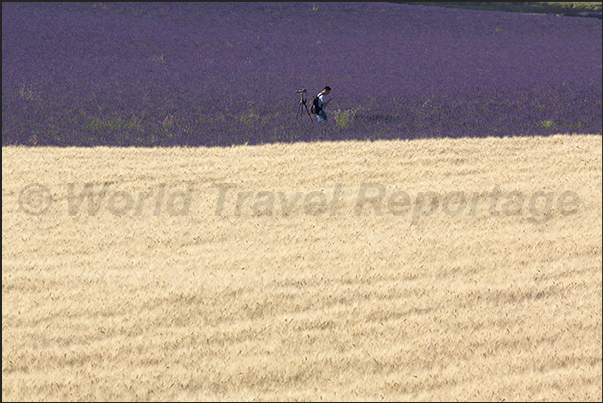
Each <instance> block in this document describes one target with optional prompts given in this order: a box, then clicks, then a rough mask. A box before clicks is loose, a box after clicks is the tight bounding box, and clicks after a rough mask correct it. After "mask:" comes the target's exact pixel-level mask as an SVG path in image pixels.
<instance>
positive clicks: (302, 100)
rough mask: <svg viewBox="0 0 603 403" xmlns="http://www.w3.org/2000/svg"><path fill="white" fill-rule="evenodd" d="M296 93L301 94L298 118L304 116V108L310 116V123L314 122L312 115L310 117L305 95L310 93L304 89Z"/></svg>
mask: <svg viewBox="0 0 603 403" xmlns="http://www.w3.org/2000/svg"><path fill="white" fill-rule="evenodd" d="M295 92H296V93H298V94H299V104H298V106H297V114H296V116H297V117H298V118H299V117H301V116H302V115H303V114H304V108H305V109H306V113H307V114H308V117H309V118H310V121H311V122H313V120H312V115H310V111H309V110H308V105H307V100H306V97H305V94H306V93H307V92H308V91H306V89H305V88H302V89H301V90H295Z"/></svg>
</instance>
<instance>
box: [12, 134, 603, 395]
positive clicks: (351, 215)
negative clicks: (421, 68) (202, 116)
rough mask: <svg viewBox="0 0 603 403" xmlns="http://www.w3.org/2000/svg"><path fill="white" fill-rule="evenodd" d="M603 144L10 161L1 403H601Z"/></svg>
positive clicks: (117, 154) (318, 147) (418, 143)
mask: <svg viewBox="0 0 603 403" xmlns="http://www.w3.org/2000/svg"><path fill="white" fill-rule="evenodd" d="M601 143H602V142H601V136H599V135H593V136H582V135H580V136H579V135H557V136H551V137H538V138H533V137H531V138H527V137H521V138H485V139H469V138H466V139H425V140H414V141H377V142H368V141H367V142H343V143H303V144H302V143H298V144H273V145H263V146H238V147H232V148H171V149H170V148H164V149H160V148H156V149H152V148H149V149H140V148H102V147H101V148H87V149H83V148H43V147H39V148H27V147H3V148H2V400H3V401H13V400H32V401H39V400H54V401H62V400H68V401H73V400H110V401H113V400H125V401H132V400H136V401H139V400H162V401H163V400H287V401H290V400H358V401H361V400H375V401H380V400H413V401H418V400H480V401H481V400H485V401H493V400H496V401H499V400H555V401H559V400H571V401H575V400H588V401H601V398H602V393H601V381H602V375H601V374H602V351H601V341H602V340H601V326H602V323H601V301H602V295H601V290H602V282H601V276H602V265H601V257H602V249H601V242H602V236H601V232H602V231H601V228H602V227H601V219H602V213H601V212H602V204H601V199H602V188H601V167H602V158H601V146H602V144H601Z"/></svg>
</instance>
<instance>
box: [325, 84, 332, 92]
mask: <svg viewBox="0 0 603 403" xmlns="http://www.w3.org/2000/svg"><path fill="white" fill-rule="evenodd" d="M324 90H327V91H331V87H329V86H328V85H327V86H326V87H325V88H324ZM324 90H323V91H324Z"/></svg>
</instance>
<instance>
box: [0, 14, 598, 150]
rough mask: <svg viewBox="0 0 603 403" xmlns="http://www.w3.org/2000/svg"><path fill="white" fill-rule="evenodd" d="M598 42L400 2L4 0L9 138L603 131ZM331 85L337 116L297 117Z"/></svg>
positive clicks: (589, 31) (547, 21) (287, 138)
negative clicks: (303, 102)
mask: <svg viewBox="0 0 603 403" xmlns="http://www.w3.org/2000/svg"><path fill="white" fill-rule="evenodd" d="M601 42H602V32H601V21H600V20H598V19H591V18H571V17H558V16H552V15H528V14H513V13H504V12H493V11H473V10H455V9H445V8H435V7H422V6H412V5H400V4H390V3H366V4H364V3H316V4H312V3H266V4H260V3H167V4H162V3H85V4H82V3H47V4H37V3H2V145H11V144H37V145H56V146H95V145H110V146H181V145H189V146H201V145H202V146H227V145H232V144H244V143H248V144H261V143H269V142H294V141H313V140H343V139H360V140H364V139H394V138H401V139H414V138H426V137H463V136H471V137H486V136H532V135H550V134H555V133H588V134H601V120H602V119H601V89H602V70H601V64H602V63H601V59H602V52H601ZM325 85H329V86H331V87H332V88H333V91H332V93H331V95H332V96H333V102H332V103H331V104H330V105H329V109H328V114H329V122H328V124H327V125H318V124H317V123H316V122H311V120H310V118H309V117H308V116H307V115H304V116H302V117H301V118H296V116H295V115H296V111H297V107H298V102H299V96H298V94H296V92H295V91H296V90H297V89H301V88H307V89H308V95H309V97H311V96H312V95H314V94H316V93H317V92H319V91H320V90H321V89H322V88H323V87H324V86H325ZM313 118H314V117H313Z"/></svg>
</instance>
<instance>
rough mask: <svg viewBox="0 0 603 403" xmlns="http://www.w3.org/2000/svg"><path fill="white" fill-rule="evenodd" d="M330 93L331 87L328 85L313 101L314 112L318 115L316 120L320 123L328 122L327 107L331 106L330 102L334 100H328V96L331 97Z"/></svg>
mask: <svg viewBox="0 0 603 403" xmlns="http://www.w3.org/2000/svg"><path fill="white" fill-rule="evenodd" d="M329 92H331V87H329V86H328V85H327V86H326V87H325V88H324V89H323V90H322V91H321V92H319V93H318V95H316V96H315V97H314V99H313V100H312V112H313V113H316V118H317V119H318V121H319V122H326V121H327V113H326V112H325V109H326V107H327V105H329V102H331V99H332V98H329V100H326V96H327V95H329Z"/></svg>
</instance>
